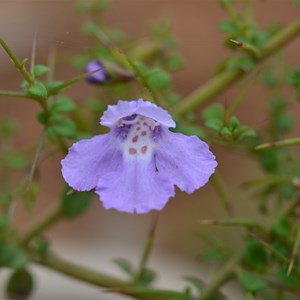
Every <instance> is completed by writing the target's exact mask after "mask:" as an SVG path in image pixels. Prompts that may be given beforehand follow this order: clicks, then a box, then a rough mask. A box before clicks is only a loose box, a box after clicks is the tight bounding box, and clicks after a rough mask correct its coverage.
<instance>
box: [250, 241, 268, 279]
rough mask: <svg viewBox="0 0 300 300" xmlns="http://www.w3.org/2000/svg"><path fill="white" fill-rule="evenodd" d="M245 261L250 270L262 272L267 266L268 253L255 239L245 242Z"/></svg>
mask: <svg viewBox="0 0 300 300" xmlns="http://www.w3.org/2000/svg"><path fill="white" fill-rule="evenodd" d="M245 262H246V264H247V267H248V268H249V269H250V270H253V271H256V272H259V273H263V272H265V271H266V270H267V268H268V255H267V252H266V249H265V248H264V246H263V245H262V244H260V243H258V242H257V241H253V240H250V241H249V242H248V243H247V247H246V253H245Z"/></svg>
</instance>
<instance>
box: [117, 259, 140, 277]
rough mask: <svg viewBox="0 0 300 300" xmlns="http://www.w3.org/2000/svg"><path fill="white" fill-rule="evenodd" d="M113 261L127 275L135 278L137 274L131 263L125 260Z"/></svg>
mask: <svg viewBox="0 0 300 300" xmlns="http://www.w3.org/2000/svg"><path fill="white" fill-rule="evenodd" d="M113 261H114V263H115V264H116V265H117V266H118V267H119V269H120V270H122V271H123V272H124V273H125V274H127V275H129V276H130V277H134V275H135V274H134V270H133V267H132V264H131V262H130V261H128V260H127V259H124V258H114V259H113Z"/></svg>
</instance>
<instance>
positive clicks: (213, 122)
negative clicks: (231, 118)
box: [204, 118, 223, 132]
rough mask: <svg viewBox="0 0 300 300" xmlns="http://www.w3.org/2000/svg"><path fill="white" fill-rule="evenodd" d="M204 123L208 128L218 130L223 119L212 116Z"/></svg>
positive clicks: (221, 126) (221, 125)
mask: <svg viewBox="0 0 300 300" xmlns="http://www.w3.org/2000/svg"><path fill="white" fill-rule="evenodd" d="M204 125H205V126H206V127H207V128H209V129H212V130H214V131H216V132H220V131H221V129H222V128H223V121H222V120H221V119H215V118H214V119H210V120H208V121H206V122H205V123H204Z"/></svg>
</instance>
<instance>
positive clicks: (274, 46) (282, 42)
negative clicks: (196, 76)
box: [173, 19, 300, 115]
mask: <svg viewBox="0 0 300 300" xmlns="http://www.w3.org/2000/svg"><path fill="white" fill-rule="evenodd" d="M299 34H300V19H298V20H296V21H294V22H293V23H291V24H290V25H288V26H287V27H285V28H283V29H282V30H281V31H280V32H279V33H277V34H276V35H275V36H274V37H273V38H271V39H270V40H269V42H268V43H267V44H266V45H265V46H264V47H262V48H261V49H260V53H261V56H260V57H259V58H258V59H257V60H256V64H257V65H258V64H260V63H261V62H263V61H264V60H266V59H267V58H268V57H269V56H271V55H273V54H274V53H275V52H277V51H278V50H280V49H281V48H283V47H285V46H286V45H287V44H288V43H289V42H291V41H292V40H294V39H295V38H296V37H297V36H298V35H299ZM248 74H249V73H246V72H244V71H243V70H241V69H235V70H232V71H227V72H223V73H221V74H219V75H216V76H214V77H213V78H212V79H211V80H209V81H208V82H207V83H205V84H204V85H202V86H200V87H199V88H198V89H196V90H195V91H194V92H192V93H191V94H190V95H188V96H187V97H186V98H185V99H184V100H183V101H182V102H181V103H179V104H178V105H177V107H176V108H175V109H174V111H173V112H174V114H176V115H184V114H186V113H188V112H190V111H193V110H194V109H195V108H197V107H198V106H199V105H201V104H204V103H206V102H207V101H209V100H210V99H211V98H213V97H214V96H216V95H218V94H219V93H221V92H222V91H224V90H225V89H227V88H228V87H230V86H231V85H233V84H234V83H235V82H237V81H239V80H241V79H242V78H244V77H245V76H246V75H248Z"/></svg>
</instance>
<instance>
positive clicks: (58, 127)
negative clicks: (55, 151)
mask: <svg viewBox="0 0 300 300" xmlns="http://www.w3.org/2000/svg"><path fill="white" fill-rule="evenodd" d="M50 120H51V123H52V126H51V127H49V129H50V128H51V129H52V130H53V131H54V133H55V134H57V135H59V136H65V137H68V138H74V137H75V136H76V126H75V123H74V122H73V121H72V120H69V119H63V118H59V117H56V116H52V117H51V118H50Z"/></svg>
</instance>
